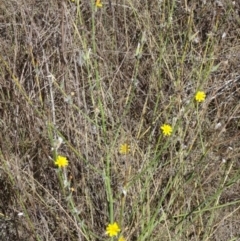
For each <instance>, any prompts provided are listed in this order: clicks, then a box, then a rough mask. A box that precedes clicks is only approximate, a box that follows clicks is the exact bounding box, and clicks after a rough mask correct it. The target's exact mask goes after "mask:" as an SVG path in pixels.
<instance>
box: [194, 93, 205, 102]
mask: <svg viewBox="0 0 240 241" xmlns="http://www.w3.org/2000/svg"><path fill="white" fill-rule="evenodd" d="M205 99H206V94H205V92H204V91H198V92H197V93H196V95H195V100H196V101H197V102H203V101H204V100H205Z"/></svg>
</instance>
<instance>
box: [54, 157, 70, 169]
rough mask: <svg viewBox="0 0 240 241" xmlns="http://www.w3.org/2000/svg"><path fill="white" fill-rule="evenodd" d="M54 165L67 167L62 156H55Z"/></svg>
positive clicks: (66, 162)
mask: <svg viewBox="0 0 240 241" xmlns="http://www.w3.org/2000/svg"><path fill="white" fill-rule="evenodd" d="M55 165H57V166H58V167H66V166H67V165H68V160H67V158H66V157H64V156H57V159H56V161H55Z"/></svg>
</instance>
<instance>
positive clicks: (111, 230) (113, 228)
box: [106, 222, 121, 237]
mask: <svg viewBox="0 0 240 241" xmlns="http://www.w3.org/2000/svg"><path fill="white" fill-rule="evenodd" d="M120 231H121V229H120V228H119V226H118V224H117V223H116V222H115V223H113V224H108V226H107V228H106V234H107V235H109V236H110V237H114V236H117V235H118V233H119V232H120Z"/></svg>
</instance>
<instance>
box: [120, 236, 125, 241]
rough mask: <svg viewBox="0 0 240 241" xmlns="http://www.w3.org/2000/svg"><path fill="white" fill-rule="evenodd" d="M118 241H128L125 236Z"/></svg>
mask: <svg viewBox="0 0 240 241" xmlns="http://www.w3.org/2000/svg"><path fill="white" fill-rule="evenodd" d="M118 241H126V239H125V238H124V237H123V236H121V237H120V238H119V239H118Z"/></svg>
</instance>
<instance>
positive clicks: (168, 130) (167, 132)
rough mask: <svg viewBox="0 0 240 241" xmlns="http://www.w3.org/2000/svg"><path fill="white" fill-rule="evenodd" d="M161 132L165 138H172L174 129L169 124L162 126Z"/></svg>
mask: <svg viewBox="0 0 240 241" xmlns="http://www.w3.org/2000/svg"><path fill="white" fill-rule="evenodd" d="M161 130H162V132H163V135H164V136H170V135H171V134H172V127H171V126H170V125H168V124H164V125H162V126H161Z"/></svg>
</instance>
